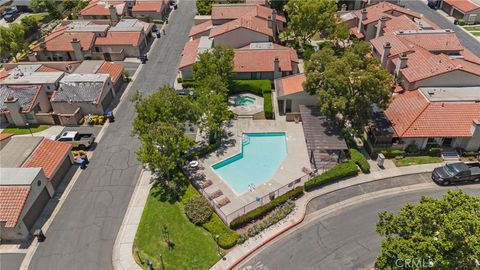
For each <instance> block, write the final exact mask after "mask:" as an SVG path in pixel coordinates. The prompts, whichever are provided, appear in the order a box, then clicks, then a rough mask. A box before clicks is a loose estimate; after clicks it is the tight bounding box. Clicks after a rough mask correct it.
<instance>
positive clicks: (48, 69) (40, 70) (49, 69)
mask: <svg viewBox="0 0 480 270" xmlns="http://www.w3.org/2000/svg"><path fill="white" fill-rule="evenodd" d="M35 71H36V72H63V70H60V69H56V68H53V67H47V66H45V65H42V66H40V67H39V68H38V69H37V70H35Z"/></svg>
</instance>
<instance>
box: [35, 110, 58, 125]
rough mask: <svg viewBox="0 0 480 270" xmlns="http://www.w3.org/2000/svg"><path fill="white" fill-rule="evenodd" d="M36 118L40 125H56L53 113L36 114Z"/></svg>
mask: <svg viewBox="0 0 480 270" xmlns="http://www.w3.org/2000/svg"><path fill="white" fill-rule="evenodd" d="M35 118H36V119H37V122H38V123H39V124H43V125H55V121H53V117H52V114H51V113H36V114H35Z"/></svg>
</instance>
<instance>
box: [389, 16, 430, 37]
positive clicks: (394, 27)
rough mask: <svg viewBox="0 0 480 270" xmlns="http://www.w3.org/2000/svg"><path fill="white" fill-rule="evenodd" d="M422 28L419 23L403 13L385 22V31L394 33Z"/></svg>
mask: <svg viewBox="0 0 480 270" xmlns="http://www.w3.org/2000/svg"><path fill="white" fill-rule="evenodd" d="M420 29H422V28H421V27H420V25H419V24H417V23H415V22H414V21H412V20H411V19H410V18H409V17H407V16H405V15H401V16H398V17H393V18H391V19H389V20H387V21H386V22H385V27H384V28H383V32H384V33H392V32H394V31H400V30H420Z"/></svg>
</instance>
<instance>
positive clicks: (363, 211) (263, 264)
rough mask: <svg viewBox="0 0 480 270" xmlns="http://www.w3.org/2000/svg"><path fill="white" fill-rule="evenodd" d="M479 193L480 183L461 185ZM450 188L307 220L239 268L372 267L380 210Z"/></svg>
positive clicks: (370, 202)
mask: <svg viewBox="0 0 480 270" xmlns="http://www.w3.org/2000/svg"><path fill="white" fill-rule="evenodd" d="M461 188H462V189H464V190H465V191H466V192H467V193H470V194H475V195H477V196H480V186H479V185H470V186H462V187H461ZM447 190H448V189H447V188H442V187H433V188H430V189H423V190H417V191H410V192H405V193H401V194H396V195H389V196H385V197H380V198H375V199H371V200H368V201H366V202H364V203H361V204H358V205H355V206H351V207H347V208H344V209H341V210H339V211H337V212H335V213H334V214H330V215H327V216H324V217H321V218H318V219H313V220H311V221H309V222H307V223H306V224H305V225H304V226H302V227H299V228H297V229H296V230H295V231H293V232H292V233H290V234H288V235H286V236H285V237H284V238H281V240H279V241H276V242H273V243H272V244H269V245H267V246H266V247H265V248H264V249H262V250H261V251H260V252H259V253H257V254H256V255H255V256H254V257H253V258H251V259H249V260H248V261H247V262H246V263H245V264H243V266H241V267H240V268H239V269H242V270H283V269H285V270H290V269H302V270H308V269H327V270H331V269H339V270H340V269H341V270H349V269H352V270H360V269H371V267H372V266H373V263H374V260H375V256H376V254H377V253H378V252H379V247H380V241H381V238H380V237H379V236H378V235H377V233H376V232H375V224H376V222H377V221H378V215H377V213H378V212H379V211H383V210H388V211H398V210H399V209H400V208H401V207H402V206H403V205H404V204H405V203H408V202H410V203H415V202H418V201H419V199H420V197H421V196H431V197H440V196H441V195H443V194H445V193H446V192H447Z"/></svg>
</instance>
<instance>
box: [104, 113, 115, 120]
mask: <svg viewBox="0 0 480 270" xmlns="http://www.w3.org/2000/svg"><path fill="white" fill-rule="evenodd" d="M105 117H106V118H107V119H108V121H110V122H115V116H113V112H112V111H108V112H107V113H106V114H105Z"/></svg>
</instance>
